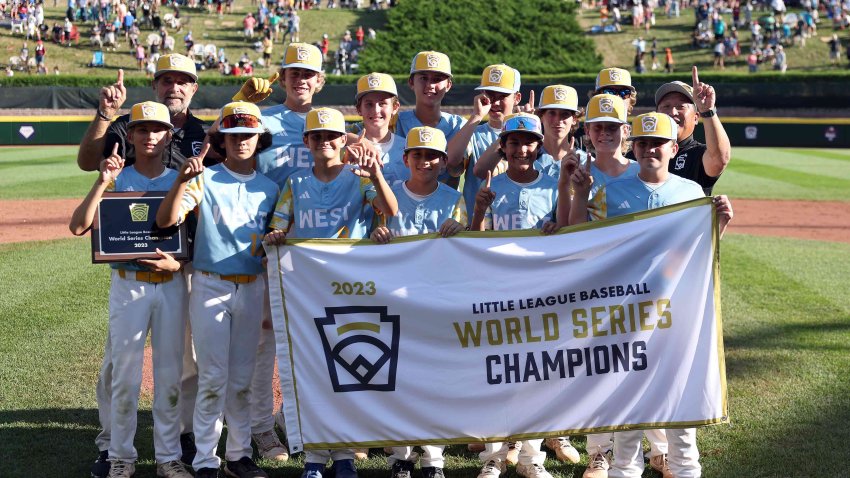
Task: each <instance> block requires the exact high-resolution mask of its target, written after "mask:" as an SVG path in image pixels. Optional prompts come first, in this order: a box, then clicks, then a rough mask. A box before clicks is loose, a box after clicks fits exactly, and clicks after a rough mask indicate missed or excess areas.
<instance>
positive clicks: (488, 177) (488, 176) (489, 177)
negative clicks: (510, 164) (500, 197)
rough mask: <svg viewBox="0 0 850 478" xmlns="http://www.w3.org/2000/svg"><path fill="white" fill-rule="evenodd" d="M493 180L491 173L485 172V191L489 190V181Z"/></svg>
mask: <svg viewBox="0 0 850 478" xmlns="http://www.w3.org/2000/svg"><path fill="white" fill-rule="evenodd" d="M492 179H493V171H487V183H486V184H485V185H484V187H486V188H487V189H490V180H492Z"/></svg>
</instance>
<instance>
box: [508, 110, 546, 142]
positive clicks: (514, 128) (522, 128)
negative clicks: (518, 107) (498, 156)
mask: <svg viewBox="0 0 850 478" xmlns="http://www.w3.org/2000/svg"><path fill="white" fill-rule="evenodd" d="M511 133H529V134H533V135H534V136H537V138H538V139H543V129H542V128H541V127H540V118H539V117H537V116H536V115H532V114H528V113H515V114H512V115H508V116H506V117H505V120H504V121H503V122H502V132H501V133H499V138H504V137H505V136H506V135H508V134H511Z"/></svg>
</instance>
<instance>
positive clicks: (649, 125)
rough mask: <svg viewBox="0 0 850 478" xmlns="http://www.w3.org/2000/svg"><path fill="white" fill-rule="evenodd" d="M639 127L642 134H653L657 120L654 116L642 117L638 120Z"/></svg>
mask: <svg viewBox="0 0 850 478" xmlns="http://www.w3.org/2000/svg"><path fill="white" fill-rule="evenodd" d="M640 126H641V128H643V132H644V133H654V132H655V129H656V128H657V127H658V120H657V119H656V118H655V117H654V116H644V117H643V118H641V120H640Z"/></svg>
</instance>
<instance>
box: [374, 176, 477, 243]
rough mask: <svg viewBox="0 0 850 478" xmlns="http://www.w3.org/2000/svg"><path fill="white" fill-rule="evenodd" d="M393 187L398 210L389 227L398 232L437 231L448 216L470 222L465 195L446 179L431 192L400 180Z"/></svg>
mask: <svg viewBox="0 0 850 478" xmlns="http://www.w3.org/2000/svg"><path fill="white" fill-rule="evenodd" d="M392 190H393V194H395V197H396V200H397V201H398V213H397V214H396V215H395V216H393V217H391V218H389V219H387V228H388V229H389V230H390V232H392V233H393V235H394V236H412V235H415V234H429V233H432V232H437V231H439V230H440V226H442V225H443V223H444V222H446V220H448V219H454V220H455V221H457V222H459V223H461V224H463V225H464V226H466V224H467V216H466V206H465V205H464V201H463V195H461V193H460V191H458V190H456V189H454V188H451V187H449V186H446V185H445V184H443V183H437V189H436V190H435V191H434V192H432V193H431V194H429V195H427V196H419V195H417V194H414V193H412V192H410V190H409V189H407V186H406V185H405V184H404V183H399V184H396V185H395V186H393V187H392Z"/></svg>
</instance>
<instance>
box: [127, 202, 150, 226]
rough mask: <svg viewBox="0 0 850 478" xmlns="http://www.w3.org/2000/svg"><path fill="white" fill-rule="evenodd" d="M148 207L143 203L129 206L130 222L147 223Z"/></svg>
mask: <svg viewBox="0 0 850 478" xmlns="http://www.w3.org/2000/svg"><path fill="white" fill-rule="evenodd" d="M149 211H150V206H149V205H147V204H145V203H138V202H136V203H132V204H130V220H131V221H133V222H148V212H149Z"/></svg>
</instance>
